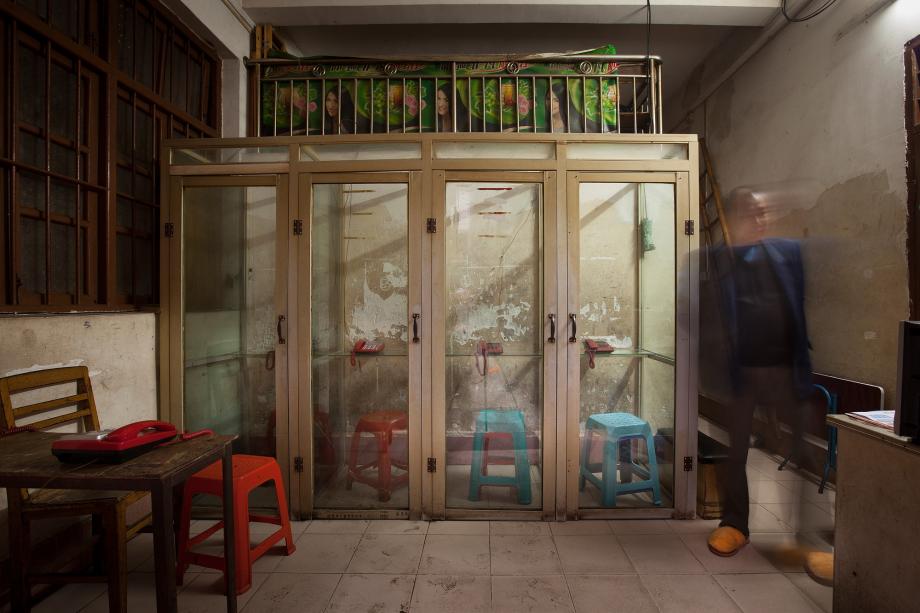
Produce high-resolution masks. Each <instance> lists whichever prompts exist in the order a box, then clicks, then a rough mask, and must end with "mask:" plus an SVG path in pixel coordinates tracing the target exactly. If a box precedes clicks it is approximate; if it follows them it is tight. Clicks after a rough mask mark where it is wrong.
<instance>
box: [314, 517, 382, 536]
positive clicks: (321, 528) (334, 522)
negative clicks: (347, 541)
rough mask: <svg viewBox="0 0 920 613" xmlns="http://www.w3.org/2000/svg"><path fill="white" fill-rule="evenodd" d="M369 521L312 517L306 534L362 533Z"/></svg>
mask: <svg viewBox="0 0 920 613" xmlns="http://www.w3.org/2000/svg"><path fill="white" fill-rule="evenodd" d="M369 523H370V522H369V521H368V520H366V519H314V520H313V521H312V522H310V525H309V526H307V529H306V530H305V533H306V534H364V531H365V530H367V525H368V524H369Z"/></svg>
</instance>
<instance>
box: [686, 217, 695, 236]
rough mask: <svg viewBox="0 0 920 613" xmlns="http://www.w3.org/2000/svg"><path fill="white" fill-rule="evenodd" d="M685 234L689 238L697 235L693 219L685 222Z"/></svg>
mask: <svg viewBox="0 0 920 613" xmlns="http://www.w3.org/2000/svg"><path fill="white" fill-rule="evenodd" d="M684 234H686V235H687V236H693V235H694V234H696V222H695V221H693V220H692V219H687V220H686V221H684Z"/></svg>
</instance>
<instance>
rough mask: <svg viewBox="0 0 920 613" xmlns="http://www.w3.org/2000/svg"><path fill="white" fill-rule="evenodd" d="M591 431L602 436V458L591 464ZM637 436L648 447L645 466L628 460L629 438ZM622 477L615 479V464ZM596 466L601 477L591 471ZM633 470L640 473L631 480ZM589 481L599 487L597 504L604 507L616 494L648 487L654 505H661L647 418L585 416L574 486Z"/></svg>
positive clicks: (611, 503)
mask: <svg viewBox="0 0 920 613" xmlns="http://www.w3.org/2000/svg"><path fill="white" fill-rule="evenodd" d="M595 433H597V434H600V435H601V437H602V438H603V440H604V449H603V462H602V463H601V464H600V465H597V464H591V463H590V460H591V446H592V444H593V439H594V435H595ZM635 438H641V439H644V440H645V445H646V447H647V448H648V468H647V469H646V468H645V467H644V466H639V465H638V464H636V463H635V462H633V460H632V449H631V445H630V442H629V441H630V440H631V439H635ZM618 465H619V469H620V474H621V475H622V476H623V480H622V481H620V480H618V479H617V466H618ZM598 469H600V471H601V478H600V479H599V478H598V477H597V475H595V474H594V473H595V472H597V470H598ZM633 473H635V474H637V475H638V476H639V477H640V480H639V481H633V480H632V476H633ZM588 481H590V482H591V483H592V484H594V485H595V486H596V487H597V488H598V489H599V490H600V491H601V504H602V505H603V506H605V507H615V506H617V496H620V495H622V494H634V493H636V492H643V491H647V490H651V492H652V500H653V502H654V503H655V506H659V507H660V506H661V485H660V483H659V481H658V458H657V456H656V454H655V441H654V439H653V438H652V429H651V428H650V427H649V425H648V422H646V421H644V420H642V419H640V418H638V417H636V416H635V415H633V414H632V413H598V414H596V415H592V416H591V417H589V418H588V422H587V424H585V440H584V444H583V445H582V449H581V471H580V475H579V478H578V489H579V490H584V489H585V483H586V482H588Z"/></svg>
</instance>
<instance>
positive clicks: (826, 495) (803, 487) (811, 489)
mask: <svg viewBox="0 0 920 613" xmlns="http://www.w3.org/2000/svg"><path fill="white" fill-rule="evenodd" d="M782 485H783V487H785V488H786V489H788V490H790V491H792V492H793V495H794V496H796V498H802V499H804V500H807V501H808V502H816V503H820V504H829V505H831V506H833V504H834V503H835V502H836V500H837V492H836V491H835V490H834V489H833V487H832V486H831V485H828V486H827V487H826V488H825V489H824V492H823V493H821V494H819V493H818V486H817V485H815V484H814V483H808V482H804V481H803V482H792V483H789V482H783V483H782Z"/></svg>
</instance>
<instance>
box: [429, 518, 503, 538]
mask: <svg viewBox="0 0 920 613" xmlns="http://www.w3.org/2000/svg"><path fill="white" fill-rule="evenodd" d="M428 534H429V535H431V534H479V535H483V534H485V535H488V534H489V522H487V521H433V522H430V523H429V524H428Z"/></svg>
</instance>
